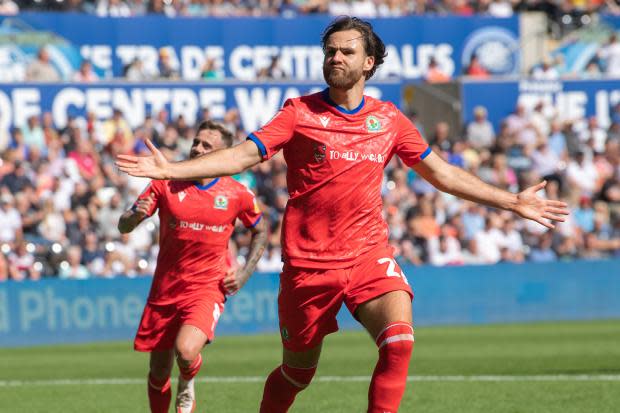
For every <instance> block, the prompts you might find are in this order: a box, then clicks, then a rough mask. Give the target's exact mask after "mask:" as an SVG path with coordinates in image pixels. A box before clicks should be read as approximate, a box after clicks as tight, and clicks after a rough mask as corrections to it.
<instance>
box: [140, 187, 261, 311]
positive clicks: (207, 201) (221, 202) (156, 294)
mask: <svg viewBox="0 0 620 413" xmlns="http://www.w3.org/2000/svg"><path fill="white" fill-rule="evenodd" d="M150 194H153V197H154V200H155V202H154V203H153V206H152V208H151V210H150V211H148V216H151V215H153V213H155V210H157V209H159V219H160V225H159V246H160V248H159V255H158V256H157V267H156V269H155V276H154V279H153V284H152V286H151V292H150V294H149V302H150V303H153V304H170V303H173V302H176V301H179V300H182V299H185V298H188V297H192V296H194V295H196V294H200V293H201V291H203V290H202V287H203V286H204V285H205V284H211V283H213V282H214V281H217V280H219V279H221V278H223V277H224V275H225V274H226V269H227V268H228V266H227V264H226V261H227V255H228V241H229V239H230V236H231V235H232V232H233V230H234V224H235V220H236V219H237V218H239V219H240V220H241V221H242V222H243V224H244V225H245V226H246V227H253V226H255V225H256V224H258V221H259V220H260V219H261V217H262V214H261V212H260V209H259V207H258V204H257V203H256V199H255V198H254V194H253V193H252V192H251V191H250V190H248V189H247V188H246V187H245V186H243V185H242V184H240V183H239V182H237V181H235V180H234V179H232V178H229V177H224V178H218V179H215V180H213V181H211V182H210V183H209V184H207V185H204V186H201V185H199V184H197V183H195V182H188V181H151V183H150V184H149V185H148V186H147V188H146V189H145V190H144V192H143V193H142V194H141V195H140V196H139V199H143V198H147V197H148V196H149V195H150Z"/></svg>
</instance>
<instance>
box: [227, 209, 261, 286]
mask: <svg viewBox="0 0 620 413" xmlns="http://www.w3.org/2000/svg"><path fill="white" fill-rule="evenodd" d="M265 221H266V220H265V216H263V217H262V219H261V220H260V221H259V222H258V224H256V226H255V227H253V228H251V229H250V230H251V231H252V241H251V242H250V251H249V252H248V256H247V257H246V261H245V265H244V266H243V268H240V269H239V270H237V271H236V272H230V273H229V274H228V275H227V276H226V278H224V288H226V291H228V293H229V294H235V293H236V292H237V291H239V290H240V289H241V288H242V287H243V286H244V285H245V283H246V282H247V281H248V279H249V278H250V276H251V275H252V273H253V272H254V270H255V269H256V264H257V263H258V260H260V258H261V257H262V256H263V252H264V251H265V245H266V244H267V224H266V222H265Z"/></svg>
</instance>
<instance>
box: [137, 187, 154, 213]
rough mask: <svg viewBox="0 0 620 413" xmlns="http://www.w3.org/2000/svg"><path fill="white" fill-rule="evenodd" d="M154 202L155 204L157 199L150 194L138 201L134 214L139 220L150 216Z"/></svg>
mask: <svg viewBox="0 0 620 413" xmlns="http://www.w3.org/2000/svg"><path fill="white" fill-rule="evenodd" d="M153 202H155V198H154V197H153V194H152V193H150V194H149V196H147V197H146V198H142V199H138V200H137V201H136V208H135V209H134V214H135V215H137V216H138V218H140V219H142V218H144V217H145V216H147V215H148V213H149V211H150V210H151V207H152V206H153Z"/></svg>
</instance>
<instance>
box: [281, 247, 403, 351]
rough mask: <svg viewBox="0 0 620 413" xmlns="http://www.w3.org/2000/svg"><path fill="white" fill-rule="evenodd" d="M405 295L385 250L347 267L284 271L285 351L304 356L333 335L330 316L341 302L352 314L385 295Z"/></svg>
mask: <svg viewBox="0 0 620 413" xmlns="http://www.w3.org/2000/svg"><path fill="white" fill-rule="evenodd" d="M401 290H402V291H406V292H407V293H409V295H410V296H411V299H412V300H413V291H412V290H411V287H410V286H409V283H408V282H407V278H406V277H405V275H404V274H403V272H402V270H401V269H400V267H399V266H398V264H397V263H396V260H394V257H393V256H392V253H391V252H389V251H387V250H381V251H377V252H372V253H370V254H367V255H366V256H364V257H363V258H362V259H361V260H360V261H358V263H357V264H355V265H354V266H352V267H349V268H342V269H336V270H325V269H313V268H298V267H291V266H286V265H285V267H284V270H283V271H282V273H281V274H280V294H279V296H278V314H279V318H280V335H281V337H282V343H283V345H284V347H285V348H287V349H288V350H291V351H306V350H309V349H311V348H313V347H315V346H317V345H318V344H319V343H320V342H321V341H322V340H323V338H324V337H325V336H326V335H327V334H330V333H333V332H336V331H338V323H337V321H336V315H337V314H338V311H339V310H340V307H342V303H343V302H344V303H345V304H346V306H347V308H348V309H349V311H350V312H351V314H353V315H355V310H356V309H357V307H358V306H359V305H360V304H363V303H365V302H367V301H370V300H372V299H373V298H376V297H379V296H381V295H383V294H385V293H388V292H391V291H401Z"/></svg>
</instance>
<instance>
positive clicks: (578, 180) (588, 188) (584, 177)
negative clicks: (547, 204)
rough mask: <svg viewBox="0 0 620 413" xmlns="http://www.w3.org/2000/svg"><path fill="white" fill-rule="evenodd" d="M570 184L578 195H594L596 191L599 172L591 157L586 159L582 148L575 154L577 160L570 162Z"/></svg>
mask: <svg viewBox="0 0 620 413" xmlns="http://www.w3.org/2000/svg"><path fill="white" fill-rule="evenodd" d="M566 178H567V179H568V185H569V187H570V188H572V189H573V190H575V191H578V193H577V195H579V196H581V195H585V196H588V197H592V195H593V194H594V192H595V191H596V187H597V181H598V172H597V171H596V168H595V167H594V164H593V163H592V160H591V159H586V156H585V153H584V152H583V151H582V150H580V151H579V152H577V154H576V155H575V160H574V161H571V162H570V163H569V164H568V168H567V169H566Z"/></svg>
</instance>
